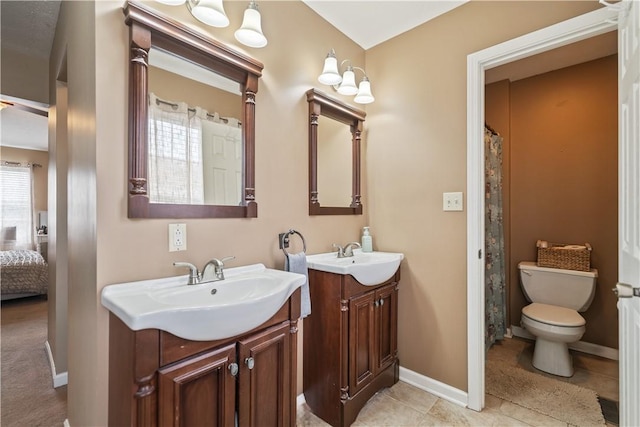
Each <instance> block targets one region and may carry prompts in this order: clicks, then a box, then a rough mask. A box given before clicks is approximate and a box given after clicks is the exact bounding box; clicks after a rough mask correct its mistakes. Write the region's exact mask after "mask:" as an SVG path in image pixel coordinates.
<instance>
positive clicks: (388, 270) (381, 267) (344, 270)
mask: <svg viewBox="0 0 640 427" xmlns="http://www.w3.org/2000/svg"><path fill="white" fill-rule="evenodd" d="M403 258H404V254H401V253H393V252H362V250H361V249H356V250H354V251H353V257H346V258H338V257H337V255H336V252H328V253H323V254H316V255H307V266H308V267H309V268H312V269H314V270H320V271H326V272H328V273H336V274H350V275H352V276H353V277H354V278H355V279H356V280H357V281H358V282H360V283H362V284H363V285H367V286H372V285H377V284H380V283H382V282H385V281H387V280H389V279H390V278H391V277H392V276H393V274H394V273H395V272H396V270H397V269H398V266H399V265H400V261H402V259H403Z"/></svg>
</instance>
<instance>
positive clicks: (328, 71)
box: [318, 54, 342, 85]
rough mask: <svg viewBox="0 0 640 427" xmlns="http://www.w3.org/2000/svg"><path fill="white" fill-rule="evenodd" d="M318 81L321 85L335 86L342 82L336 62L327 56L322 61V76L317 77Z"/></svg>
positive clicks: (330, 56)
mask: <svg viewBox="0 0 640 427" xmlns="http://www.w3.org/2000/svg"><path fill="white" fill-rule="evenodd" d="M318 81H319V82H320V83H322V84H323V85H337V84H340V82H341V81H342V76H341V75H340V73H338V60H337V59H336V57H335V56H333V55H331V54H329V55H327V57H326V58H325V60H324V68H323V69H322V74H320V76H318Z"/></svg>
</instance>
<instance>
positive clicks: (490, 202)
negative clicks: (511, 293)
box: [484, 127, 507, 350]
mask: <svg viewBox="0 0 640 427" xmlns="http://www.w3.org/2000/svg"><path fill="white" fill-rule="evenodd" d="M484 153H485V226H484V232H485V278H484V282H485V350H489V348H490V347H491V345H492V344H493V343H494V342H495V341H496V340H501V339H503V338H504V334H505V331H506V326H505V323H506V304H507V303H506V289H505V262H504V235H503V224H502V137H501V136H500V135H499V134H498V133H496V132H494V131H493V130H491V129H490V128H487V127H485V131H484Z"/></svg>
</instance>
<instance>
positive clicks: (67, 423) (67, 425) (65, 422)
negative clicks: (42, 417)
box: [62, 419, 71, 427]
mask: <svg viewBox="0 0 640 427" xmlns="http://www.w3.org/2000/svg"><path fill="white" fill-rule="evenodd" d="M62 425H63V426H64V427H71V424H69V419H66V420H64V423H62Z"/></svg>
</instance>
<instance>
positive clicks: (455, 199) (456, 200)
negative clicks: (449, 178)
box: [442, 192, 462, 211]
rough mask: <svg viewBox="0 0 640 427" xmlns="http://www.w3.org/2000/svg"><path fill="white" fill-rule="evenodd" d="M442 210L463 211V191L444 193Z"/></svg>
mask: <svg viewBox="0 0 640 427" xmlns="http://www.w3.org/2000/svg"><path fill="white" fill-rule="evenodd" d="M442 210H443V211H461V210H462V192H457V193H442Z"/></svg>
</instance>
